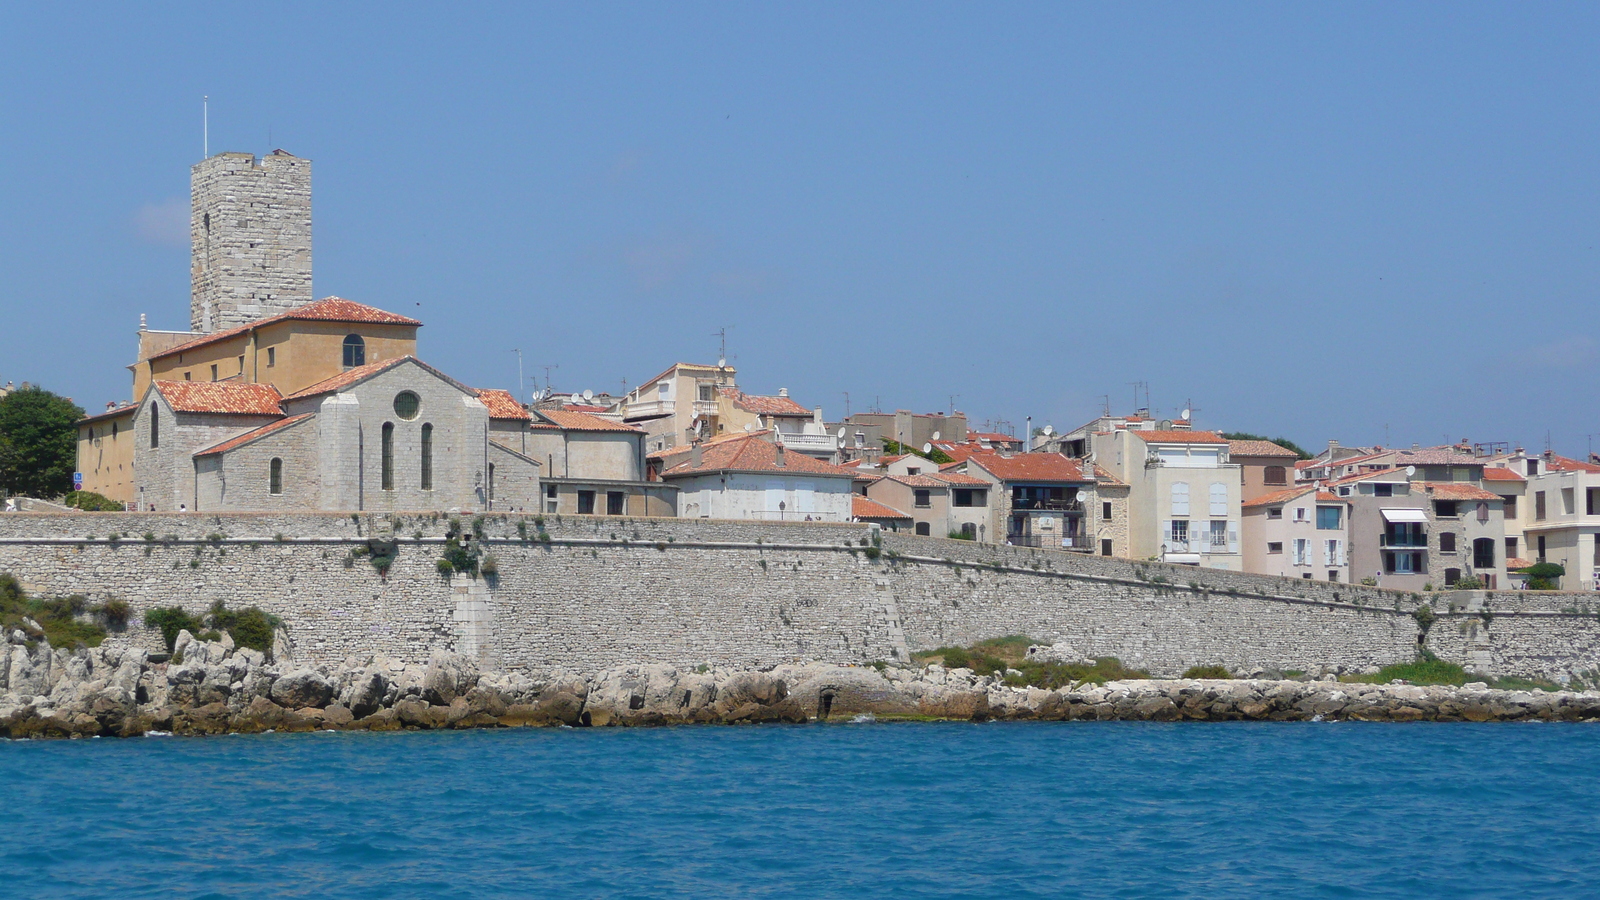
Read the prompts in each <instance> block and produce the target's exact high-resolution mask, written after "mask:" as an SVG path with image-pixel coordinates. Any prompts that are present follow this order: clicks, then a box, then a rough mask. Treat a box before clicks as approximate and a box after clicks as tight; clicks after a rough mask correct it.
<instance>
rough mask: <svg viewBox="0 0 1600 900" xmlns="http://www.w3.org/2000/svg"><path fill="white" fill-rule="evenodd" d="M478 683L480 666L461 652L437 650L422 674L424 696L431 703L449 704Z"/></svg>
mask: <svg viewBox="0 0 1600 900" xmlns="http://www.w3.org/2000/svg"><path fill="white" fill-rule="evenodd" d="M477 683H478V667H477V665H476V664H474V663H473V662H472V661H471V660H469V659H467V658H466V657H465V656H461V655H460V654H456V653H450V652H448V651H444V650H435V651H434V652H433V655H432V656H431V657H429V659H428V668H427V670H426V671H425V672H424V673H423V676H422V697H423V699H425V700H427V701H428V702H429V703H432V704H436V705H439V706H448V705H449V704H450V703H451V701H453V700H455V699H456V698H457V697H459V696H461V695H462V694H465V693H466V692H467V690H468V689H470V688H471V687H472V686H473V685H475V684H477Z"/></svg>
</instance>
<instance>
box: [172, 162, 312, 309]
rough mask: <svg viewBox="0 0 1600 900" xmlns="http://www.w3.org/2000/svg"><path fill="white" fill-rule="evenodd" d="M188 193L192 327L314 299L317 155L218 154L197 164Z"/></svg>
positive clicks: (284, 307)
mask: <svg viewBox="0 0 1600 900" xmlns="http://www.w3.org/2000/svg"><path fill="white" fill-rule="evenodd" d="M189 195H190V203H191V210H190V216H189V234H190V241H191V246H192V250H191V255H192V258H191V262H190V301H189V328H190V330H192V331H199V332H206V333H209V332H213V331H220V330H222V329H225V328H232V327H233V326H235V325H242V324H244V323H246V322H250V321H254V320H256V319H260V318H263V317H265V316H271V315H276V314H278V313H281V312H284V311H286V310H289V309H292V308H294V307H296V306H299V305H301V304H303V303H309V302H311V160H309V159H301V158H300V157H298V156H295V155H293V154H290V153H285V152H284V151H282V150H274V151H273V152H272V153H271V154H269V155H267V156H264V157H262V158H260V159H257V158H256V157H255V155H254V154H250V153H218V154H217V155H215V156H213V157H211V158H209V159H205V160H201V161H200V162H199V163H197V164H196V165H195V166H194V168H193V169H191V170H190V176H189Z"/></svg>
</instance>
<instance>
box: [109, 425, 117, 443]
mask: <svg viewBox="0 0 1600 900" xmlns="http://www.w3.org/2000/svg"><path fill="white" fill-rule="evenodd" d="M117 431H118V429H117V423H116V422H112V423H111V439H112V440H116V439H117Z"/></svg>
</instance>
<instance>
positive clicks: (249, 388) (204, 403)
mask: <svg viewBox="0 0 1600 900" xmlns="http://www.w3.org/2000/svg"><path fill="white" fill-rule="evenodd" d="M150 387H151V389H152V390H154V391H157V392H158V393H160V394H161V396H162V398H163V399H165V400H166V401H167V405H168V406H170V407H172V409H173V411H174V412H193V413H217V414H224V415H242V416H281V415H283V407H282V405H281V401H282V400H283V395H282V394H280V393H278V389H277V388H275V387H273V386H272V385H270V384H257V383H254V382H248V381H155V382H151V385H150Z"/></svg>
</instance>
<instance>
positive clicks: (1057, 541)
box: [1006, 534, 1094, 552]
mask: <svg viewBox="0 0 1600 900" xmlns="http://www.w3.org/2000/svg"><path fill="white" fill-rule="evenodd" d="M1006 543H1008V544H1010V545H1012V546H1013V547H1038V548H1039V549H1041V550H1058V549H1059V550H1083V551H1088V552H1093V550H1094V538H1092V537H1090V536H1088V535H1083V534H1068V535H1062V536H1061V537H1056V536H1055V535H1053V534H1008V535H1006Z"/></svg>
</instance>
